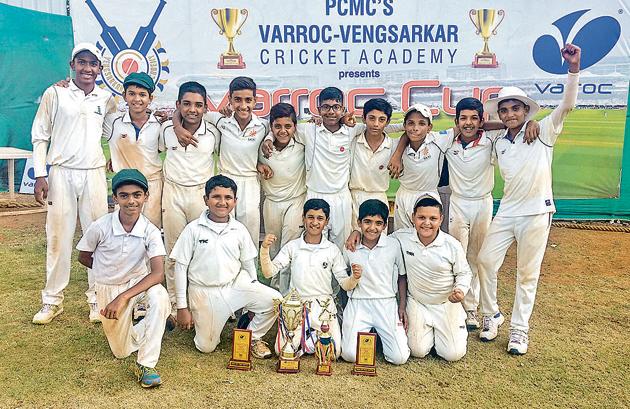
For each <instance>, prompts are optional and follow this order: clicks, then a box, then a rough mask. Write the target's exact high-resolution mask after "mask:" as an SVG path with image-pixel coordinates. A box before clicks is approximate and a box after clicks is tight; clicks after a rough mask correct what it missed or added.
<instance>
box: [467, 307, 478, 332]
mask: <svg viewBox="0 0 630 409" xmlns="http://www.w3.org/2000/svg"><path fill="white" fill-rule="evenodd" d="M479 327H481V325H480V324H479V315H477V311H475V310H468V311H466V328H467V329H468V331H474V330H476V329H479Z"/></svg>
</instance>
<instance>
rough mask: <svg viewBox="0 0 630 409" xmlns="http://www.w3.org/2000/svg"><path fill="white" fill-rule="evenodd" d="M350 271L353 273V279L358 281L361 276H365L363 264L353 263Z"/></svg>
mask: <svg viewBox="0 0 630 409" xmlns="http://www.w3.org/2000/svg"><path fill="white" fill-rule="evenodd" d="M350 270H351V271H352V277H354V278H355V279H356V280H358V279H359V278H361V275H362V274H363V267H361V264H355V263H352V265H351V266H350Z"/></svg>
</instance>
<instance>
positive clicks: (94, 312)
mask: <svg viewBox="0 0 630 409" xmlns="http://www.w3.org/2000/svg"><path fill="white" fill-rule="evenodd" d="M90 322H91V323H92V324H98V323H99V322H101V313H100V311H99V310H98V304H96V303H95V302H92V303H90Z"/></svg>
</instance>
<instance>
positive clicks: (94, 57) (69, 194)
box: [31, 43, 116, 324]
mask: <svg viewBox="0 0 630 409" xmlns="http://www.w3.org/2000/svg"><path fill="white" fill-rule="evenodd" d="M70 67H71V68H72V70H73V71H74V72H75V73H76V75H75V79H73V80H72V81H71V83H70V84H69V86H68V88H60V87H56V86H52V87H50V88H48V89H46V91H45V92H44V94H43V95H42V100H41V103H40V105H39V108H38V110H37V114H36V115H35V119H34V121H33V127H32V130H31V140H32V143H33V167H34V171H35V178H36V181H35V199H36V200H37V201H38V202H39V203H41V204H42V205H43V204H45V203H46V202H48V213H47V215H46V286H45V287H44V289H43V290H42V303H43V306H42V308H41V310H40V311H39V312H38V313H37V314H35V316H34V317H33V323H34V324H48V323H49V322H51V321H52V320H53V319H54V318H55V317H56V316H57V315H59V314H61V313H62V312H63V290H64V288H66V286H67V285H68V282H69V280H70V258H71V255H72V240H73V238H74V230H75V227H76V222H77V214H78V216H79V220H80V222H81V229H82V230H83V231H85V230H86V229H87V228H88V226H89V225H90V223H92V221H94V220H96V219H98V218H99V217H101V216H102V215H104V214H107V181H106V179H105V156H104V155H103V149H102V148H101V135H102V133H103V119H104V118H105V115H106V114H108V113H111V112H114V111H115V110H116V105H115V103H114V98H113V96H112V94H111V93H109V92H107V91H104V90H102V89H100V88H98V87H97V86H96V77H97V76H98V75H99V74H100V72H101V68H102V65H101V54H100V52H99V50H98V49H97V48H96V46H95V45H93V44H90V43H81V44H78V45H77V46H76V47H74V49H73V50H72V59H71V61H70ZM46 164H49V165H51V168H50V173H49V175H48V181H46V173H47V172H46ZM85 294H86V295H87V301H88V303H89V304H90V321H91V322H99V321H100V318H99V314H98V309H97V307H96V294H95V293H94V280H93V277H92V272H91V270H90V269H88V290H87V291H86V293H85Z"/></svg>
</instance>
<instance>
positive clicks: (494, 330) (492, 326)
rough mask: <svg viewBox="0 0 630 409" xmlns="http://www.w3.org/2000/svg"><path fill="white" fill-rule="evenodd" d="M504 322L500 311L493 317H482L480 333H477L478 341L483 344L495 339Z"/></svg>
mask: <svg viewBox="0 0 630 409" xmlns="http://www.w3.org/2000/svg"><path fill="white" fill-rule="evenodd" d="M504 321H505V317H504V316H503V314H501V311H499V312H497V313H496V314H494V315H488V316H484V317H483V324H482V328H481V332H479V339H480V340H482V341H483V342H488V341H492V340H493V339H495V338H496V337H497V335H498V334H499V327H500V326H501V324H503V322H504Z"/></svg>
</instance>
